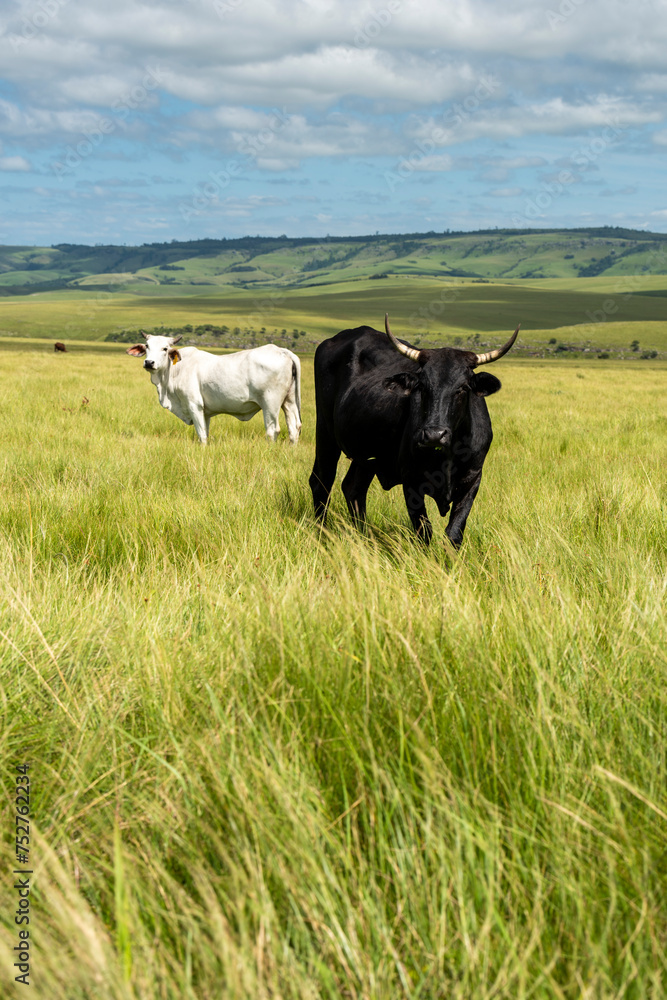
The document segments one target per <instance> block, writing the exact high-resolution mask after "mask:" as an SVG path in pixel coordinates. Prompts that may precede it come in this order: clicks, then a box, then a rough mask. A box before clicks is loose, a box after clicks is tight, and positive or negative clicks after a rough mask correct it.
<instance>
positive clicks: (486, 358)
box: [473, 323, 521, 368]
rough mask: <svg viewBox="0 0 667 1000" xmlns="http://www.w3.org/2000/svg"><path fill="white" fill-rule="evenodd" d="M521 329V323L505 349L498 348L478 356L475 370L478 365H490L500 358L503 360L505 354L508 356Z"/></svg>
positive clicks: (505, 345)
mask: <svg viewBox="0 0 667 1000" xmlns="http://www.w3.org/2000/svg"><path fill="white" fill-rule="evenodd" d="M520 329H521V323H519V325H518V326H517V328H516V330H515V331H514V333H513V334H512V336H511V337H510V339H509V340H508V341H507V343H506V344H504V345H503V347H498V348H496V350H495V351H489V352H488V354H478V355H477V360H476V361H475V363H474V365H473V368H477V365H488V364H490V363H491V362H492V361H497V360H498V358H502V356H503V354H507V352H508V351H509V349H510V347H511V346H512V344H513V343H514V341H515V340H516V338H517V337H518V335H519V330H520Z"/></svg>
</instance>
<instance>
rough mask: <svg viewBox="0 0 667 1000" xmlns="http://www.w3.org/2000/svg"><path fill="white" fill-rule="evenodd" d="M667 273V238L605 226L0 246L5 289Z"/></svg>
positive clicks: (0, 283)
mask: <svg viewBox="0 0 667 1000" xmlns="http://www.w3.org/2000/svg"><path fill="white" fill-rule="evenodd" d="M627 274H667V234H666V233H648V232H640V231H637V230H629V229H620V228H612V227H607V228H603V229H550V230H546V229H545V230H535V229H529V230H515V229H512V230H501V229H494V230H490V231H480V232H475V233H447V232H446V233H434V232H430V233H411V234H407V235H395V236H386V235H385V236H358V237H335V236H327V237H326V238H325V239H321V240H315V239H309V238H301V239H289V238H288V237H286V236H279V237H275V238H273V237H271V238H270V237H261V236H255V237H250V236H248V237H244V238H243V239H230V240H225V239H221V240H212V239H210V240H194V241H192V242H187V243H179V242H176V241H173V242H171V243H145V244H143V246H139V247H126V246H94V247H90V246H80V245H77V244H69V243H61V244H58V245H57V246H52V247H0V295H26V294H30V293H32V292H36V291H56V290H60V289H66V288H70V289H86V290H90V291H100V290H105V291H106V290H108V291H116V292H119V291H125V292H141V291H142V290H146V291H150V292H151V293H155V292H156V291H158V289H159V287H160V286H176V287H177V288H180V289H181V290H185V289H186V288H189V289H191V290H195V289H196V287H197V286H202V287H204V288H205V287H208V289H209V290H211V286H215V287H224V286H230V285H231V286H236V287H241V288H269V287H273V288H275V287H285V288H288V287H289V288H305V287H311V286H315V285H328V284H333V283H338V282H346V281H358V280H362V279H365V280H367V279H377V280H381V279H383V278H387V277H395V276H410V275H414V276H422V277H438V276H443V277H447V276H448V277H467V278H472V279H477V280H478V281H489V280H496V281H509V280H512V279H527V278H577V277H595V276H599V275H609V276H613V275H627Z"/></svg>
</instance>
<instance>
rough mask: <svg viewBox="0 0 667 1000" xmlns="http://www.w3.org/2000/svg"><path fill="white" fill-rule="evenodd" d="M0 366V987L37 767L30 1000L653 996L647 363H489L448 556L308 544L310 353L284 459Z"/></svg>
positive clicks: (366, 545)
mask: <svg viewBox="0 0 667 1000" xmlns="http://www.w3.org/2000/svg"><path fill="white" fill-rule="evenodd" d="M4 304H5V303H3V306H4ZM54 305H55V303H54ZM13 346H14V348H16V347H17V345H16V343H15V344H14V345H13ZM28 346H29V345H27V344H26V347H28ZM0 359H1V362H2V363H1V365H0V379H1V380H2V392H1V393H0V411H1V413H2V416H3V418H4V419H3V428H4V433H3V441H2V452H1V454H2V481H1V482H2V486H1V494H0V545H1V546H2V557H3V558H2V568H1V569H0V596H1V606H0V618H1V621H0V629H1V630H2V634H1V639H0V650H1V655H2V659H1V673H0V709H1V711H2V726H1V729H0V738H1V739H2V754H1V757H2V760H3V761H4V762H5V765H4V766H5V788H6V790H7V792H6V794H5V796H4V798H3V809H2V837H3V848H2V852H3V858H4V859H5V866H4V868H3V871H4V872H5V875H4V877H3V879H2V883H1V886H0V895H1V896H2V905H1V907H0V914H1V917H2V936H1V938H0V953H1V957H2V960H1V962H0V976H1V977H2V980H1V981H2V992H3V996H9V997H14V996H16V997H18V996H23V995H24V993H22V992H21V990H22V989H23V987H21V986H19V985H17V984H15V983H14V982H13V971H12V967H11V963H12V961H13V959H12V958H10V954H11V949H12V948H13V947H14V946H15V945H17V944H18V939H17V933H16V932H17V928H16V926H15V925H14V923H13V913H14V910H15V908H16V902H17V895H16V891H15V890H14V889H12V881H11V879H12V876H11V875H10V874H9V870H10V866H11V861H12V857H13V854H14V850H13V843H12V841H13V831H14V810H13V808H12V806H13V801H12V796H11V795H10V792H9V790H10V789H12V788H13V787H14V771H13V768H14V766H15V764H17V763H21V762H23V761H29V762H30V764H31V768H30V772H29V773H30V781H31V794H32V824H31V849H32V853H31V858H32V859H33V860H32V862H31V864H32V865H33V866H34V876H33V878H32V888H33V893H32V896H31V923H30V935H31V937H30V942H31V945H30V947H31V950H32V959H31V970H32V971H31V982H32V984H33V985H32V991H31V995H34V996H35V997H38V998H43V1000H84V998H85V1000H130V998H133V1000H148V998H150V1000H153V998H155V1000H158V998H159V1000H195V998H196V1000H217V998H224V1000H227V998H234V1000H236V998H238V1000H248V998H253V1000H254V998H278V997H280V998H284V1000H319V998H331V1000H338V998H364V1000H393V998H399V997H404V998H410V1000H434V998H443V1000H444V998H447V1000H450V998H454V1000H491V998H494V1000H495V998H506V1000H528V998H531V1000H535V998H538V1000H541V998H545V1000H546V998H549V1000H551V998H554V1000H563V998H565V1000H575V998H576V1000H579V998H590V1000H597V998H605V1000H606V998H609V1000H611V998H618V1000H621V998H637V1000H640V998H641V1000H644V998H651V1000H662V998H664V996H665V995H666V993H667V961H666V959H665V955H666V953H667V914H666V911H665V905H664V901H665V898H666V897H667V851H666V848H665V845H666V843H667V839H666V834H667V796H666V794H665V792H666V788H665V785H666V778H665V775H666V773H667V772H666V769H665V745H666V744H665V738H666V736H667V715H666V711H665V710H666V708H667V695H666V691H667V688H666V685H665V681H666V679H667V678H666V673H667V669H666V668H667V642H666V638H665V616H666V611H667V608H666V603H667V598H666V595H667V569H666V568H665V567H666V561H665V556H666V554H667V477H666V473H665V470H666V469H667V393H666V392H665V384H666V382H667V365H665V364H664V363H653V362H644V363H642V365H641V366H638V365H637V364H630V363H627V364H624V363H620V362H618V363H617V362H613V361H610V362H607V363H605V364H603V363H602V362H600V363H585V362H581V363H576V362H571V363H568V364H567V365H565V364H556V363H553V362H548V363H546V362H545V363H542V362H533V363H531V362H528V361H524V362H518V363H517V362H513V361H511V360H510V358H506V359H503V360H501V361H500V362H498V363H497V364H496V365H495V366H494V369H493V371H494V373H495V374H496V375H498V376H499V377H500V379H501V381H502V382H503V389H502V391H501V392H500V393H499V394H498V395H496V396H494V397H492V398H491V399H490V400H489V409H490V411H491V414H492V418H493V421H494V431H495V440H494V444H493V446H492V449H491V452H490V454H489V458H488V460H487V463H486V466H485V472H484V479H483V482H482V488H481V491H480V494H479V497H478V499H477V501H476V503H475V506H474V507H473V511H472V514H471V517H470V521H469V526H468V531H467V536H466V539H465V542H464V546H463V548H462V550H461V552H460V554H459V555H458V556H455V557H452V556H451V555H450V554H448V553H447V552H446V550H445V547H444V544H443V537H444V536H443V522H442V521H441V520H440V519H439V518H438V517H437V515H436V514H435V512H433V514H434V516H433V520H434V525H435V527H436V536H435V539H434V545H433V547H432V548H431V550H430V551H428V552H427V551H424V550H423V549H422V548H421V547H420V546H418V545H416V544H415V543H414V542H413V541H412V539H411V537H410V534H409V531H408V519H407V515H406V512H405V509H404V505H403V501H402V496H401V494H400V490H395V491H393V492H391V493H389V494H384V493H382V491H381V490H380V489H379V487H378V486H377V484H374V485H373V486H372V487H371V492H370V495H369V518H370V522H371V535H370V537H368V538H366V537H361V536H359V535H358V534H356V533H355V532H354V531H353V530H351V528H350V527H349V525H348V523H347V518H346V516H345V514H344V510H343V506H344V505H343V502H342V497H341V494H340V490H339V488H338V487H336V489H335V497H334V502H333V516H332V518H331V523H330V526H329V530H328V532H326V533H322V532H320V531H319V530H318V528H317V527H316V525H315V524H314V522H313V519H312V516H311V512H310V494H309V490H308V486H307V477H308V474H309V472H310V468H311V466H312V459H313V431H314V404H313V386H312V364H311V362H310V361H309V360H308V359H307V358H304V360H303V372H304V402H303V414H304V430H303V435H302V440H301V442H300V444H299V446H298V447H297V448H296V449H290V448H289V447H288V446H287V444H286V442H285V440H284V433H283V436H282V439H281V441H280V442H279V443H278V445H276V446H274V447H270V446H268V445H267V444H266V443H265V441H264V437H263V427H262V424H261V421H260V420H259V419H258V418H255V419H254V420H253V421H251V422H250V423H247V424H240V423H237V422H235V421H232V420H231V419H228V418H224V417H218V418H216V420H215V421H213V422H212V436H211V444H210V446H209V447H208V448H207V449H202V448H200V447H199V446H198V445H197V444H196V443H195V440H194V435H193V431H192V429H191V428H186V427H185V426H184V425H183V424H181V423H180V422H179V421H177V420H176V419H175V418H173V416H171V415H170V414H168V413H167V412H166V411H164V410H162V409H160V408H159V406H158V404H157V399H156V396H155V391H154V389H153V387H152V386H151V385H150V384H149V380H148V378H147V376H146V373H145V372H143V371H142V370H141V366H140V365H139V364H137V363H136V362H133V361H132V359H130V358H128V357H126V356H125V355H124V353H123V352H122V348H119V347H117V346H115V345H114V346H113V348H112V347H111V346H108V347H107V346H105V347H102V345H99V349H98V350H97V352H96V353H92V352H91V353H87V352H85V351H81V352H80V353H72V354H69V355H64V356H54V355H53V354H49V353H46V352H45V351H44V350H41V351H38V350H34V349H33V350H30V349H26V350H24V351H21V350H17V349H14V350H12V351H11V352H9V351H3V352H2V353H1V354H0ZM85 400H87V402H86V401H85ZM345 464H346V463H344V462H343V463H341V465H345Z"/></svg>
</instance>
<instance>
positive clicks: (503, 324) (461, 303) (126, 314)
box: [0, 276, 667, 352]
mask: <svg viewBox="0 0 667 1000" xmlns="http://www.w3.org/2000/svg"><path fill="white" fill-rule="evenodd" d="M144 284H145V289H144V290H142V292H141V293H138V292H137V293H136V294H132V295H130V294H127V293H125V292H109V291H99V292H96V293H90V292H89V293H86V292H84V291H58V292H49V293H36V294H34V295H29V296H11V297H5V298H0V337H33V338H42V337H43V338H44V339H48V340H64V341H68V340H79V339H81V340H104V338H105V337H106V336H107V335H108V334H110V333H114V332H117V331H120V330H124V329H138V328H141V327H145V328H148V329H152V328H153V327H157V326H161V325H164V326H170V327H176V326H182V325H185V324H191V325H193V326H196V325H199V324H204V323H213V324H218V325H221V324H226V325H227V326H228V327H229V328H230V330H233V329H234V328H236V327H238V328H239V330H240V331H241V332H240V335H239V336H240V338H241V339H240V340H239V339H238V338H237V341H236V342H235V343H236V345H238V343H249V341H248V339H247V338H248V334H246V332H245V331H246V330H248V328H252V329H253V330H254V331H255V333H256V334H257V336H258V337H260V338H261V340H264V341H268V340H271V338H272V337H274V336H275V335H277V334H279V333H280V331H281V330H283V329H285V330H287V331H288V332H289V331H291V330H292V329H294V328H297V329H303V330H305V331H306V333H307V340H306V341H305V342H304V345H303V346H304V347H307V349H309V350H313V349H314V346H315V344H317V343H318V342H319V340H321V339H322V338H323V337H326V336H330V335H332V334H333V333H336V332H337V331H338V330H340V329H344V328H345V327H348V326H356V325H362V324H368V325H371V326H375V327H380V328H382V324H383V317H384V314H385V312H389V315H390V319H391V323H392V328H393V329H394V330H395V331H396V332H397V333H398V334H399V335H402V336H404V337H406V338H407V339H409V340H415V339H419V341H420V342H421V343H423V344H427V343H428V344H433V345H438V344H441V343H448V342H449V343H451V342H452V338H454V337H456V336H460V337H463V338H468V337H470V336H473V335H475V334H479V335H480V336H481V337H483V338H484V341H485V342H491V341H494V342H495V341H496V340H498V339H499V338H500V339H501V341H502V340H503V339H505V338H506V336H507V335H508V334H509V333H510V332H511V331H512V330H513V329H514V327H515V326H516V325H517V323H521V327H522V343H524V344H530V345H538V346H539V345H542V346H544V345H546V344H547V343H548V341H549V340H550V339H551V338H552V337H555V338H556V339H557V340H559V341H561V340H566V341H567V342H569V343H572V344H578V345H584V344H590V345H592V346H593V347H597V348H601V349H605V348H612V349H615V350H618V349H621V348H629V346H630V344H631V342H632V341H633V340H635V339H636V340H639V342H640V344H641V346H642V348H652V349H655V350H658V351H660V352H664V351H666V350H667V279H665V278H664V277H660V276H654V277H645V276H638V277H634V278H632V279H627V280H626V279H618V280H612V279H611V278H608V277H606V278H605V277H601V278H581V279H578V280H577V281H574V282H573V281H569V282H568V281H565V280H563V281H561V280H558V279H553V280H551V281H548V282H546V281H542V282H539V281H535V282H510V281H507V282H503V283H492V282H489V283H486V284H478V283H475V282H472V281H470V280H469V279H438V280H435V279H430V280H428V279H424V278H419V279H417V278H410V277H403V278H396V279H388V280H385V281H359V282H347V283H341V284H337V285H327V286H323V287H318V288H299V289H289V288H272V289H264V290H260V289H256V290H251V289H240V288H229V289H227V290H218V289H214V290H208V289H206V290H202V289H201V288H197V287H196V286H193V287H191V288H190V289H189V290H188V291H187V293H184V292H183V291H182V290H179V289H176V288H166V287H164V286H160V287H159V288H157V286H155V285H152V284H150V283H149V282H144ZM262 330H264V333H261V331H262ZM243 338H245V340H244V339H243ZM257 342H260V340H258V341H257Z"/></svg>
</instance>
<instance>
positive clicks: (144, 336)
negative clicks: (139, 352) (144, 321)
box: [139, 330, 150, 340]
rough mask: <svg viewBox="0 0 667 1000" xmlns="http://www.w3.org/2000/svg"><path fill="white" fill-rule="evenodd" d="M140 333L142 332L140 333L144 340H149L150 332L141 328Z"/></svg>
mask: <svg viewBox="0 0 667 1000" xmlns="http://www.w3.org/2000/svg"><path fill="white" fill-rule="evenodd" d="M139 333H140V334H141V336H142V337H143V338H144V340H148V338H149V336H150V334H148V333H146V331H145V330H139Z"/></svg>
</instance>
